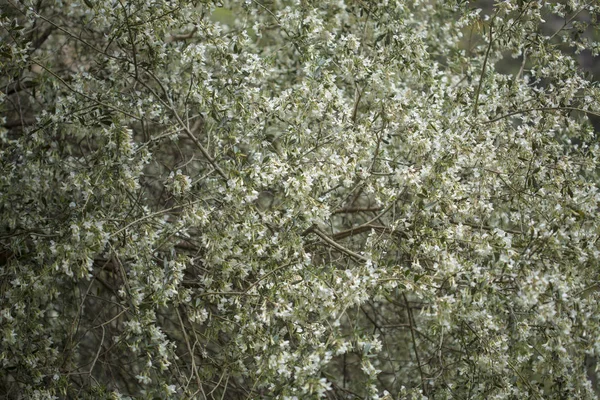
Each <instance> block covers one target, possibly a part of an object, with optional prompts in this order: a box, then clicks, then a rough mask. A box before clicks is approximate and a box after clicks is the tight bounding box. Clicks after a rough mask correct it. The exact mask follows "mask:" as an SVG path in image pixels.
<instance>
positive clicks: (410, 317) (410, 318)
mask: <svg viewBox="0 0 600 400" xmlns="http://www.w3.org/2000/svg"><path fill="white" fill-rule="evenodd" d="M402 297H403V298H404V303H406V312H407V314H408V324H409V327H410V336H411V339H412V343H413V349H414V350H415V358H416V359H417V366H418V367H419V374H420V375H421V385H422V386H423V394H424V395H425V396H427V381H426V380H425V374H424V373H423V367H422V366H421V358H420V357H419V351H418V350H417V340H416V338H415V323H414V318H413V315H412V311H411V309H410V304H409V303H408V299H407V298H406V294H405V293H402Z"/></svg>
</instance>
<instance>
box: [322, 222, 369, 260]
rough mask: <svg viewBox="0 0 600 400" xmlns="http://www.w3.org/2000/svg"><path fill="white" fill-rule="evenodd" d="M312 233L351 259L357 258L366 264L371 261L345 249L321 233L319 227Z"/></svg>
mask: <svg viewBox="0 0 600 400" xmlns="http://www.w3.org/2000/svg"><path fill="white" fill-rule="evenodd" d="M312 232H314V233H315V234H316V235H317V236H318V237H320V238H321V239H323V241H325V242H326V243H327V244H329V245H330V246H331V247H333V248H335V249H337V250H339V251H341V252H342V253H344V254H347V255H349V256H350V257H352V258H355V259H357V260H360V261H364V262H367V261H369V259H368V258H367V257H365V256H363V255H360V254H358V253H355V252H353V251H352V250H349V249H347V248H345V247H344V246H342V245H341V244H339V243H337V242H336V241H335V240H333V239H332V238H330V237H329V236H327V235H326V234H325V233H324V232H323V231H321V230H320V229H319V228H318V227H316V226H315V227H313V229H312Z"/></svg>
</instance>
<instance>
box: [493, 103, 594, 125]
mask: <svg viewBox="0 0 600 400" xmlns="http://www.w3.org/2000/svg"><path fill="white" fill-rule="evenodd" d="M564 110H569V111H579V112H582V113H586V114H590V115H594V116H596V117H599V118H600V113H596V112H594V111H589V110H584V109H582V108H577V107H535V108H525V109H523V110H517V111H512V112H509V113H508V114H504V115H502V116H500V117H496V118H494V119H490V120H489V121H485V122H483V123H484V124H491V123H494V122H497V121H500V120H501V119H504V118H508V117H512V116H513V115H517V114H525V113H528V112H532V111H564Z"/></svg>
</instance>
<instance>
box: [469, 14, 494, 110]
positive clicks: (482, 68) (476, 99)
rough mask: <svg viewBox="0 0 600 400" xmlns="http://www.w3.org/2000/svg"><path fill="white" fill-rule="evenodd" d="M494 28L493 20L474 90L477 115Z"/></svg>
mask: <svg viewBox="0 0 600 400" xmlns="http://www.w3.org/2000/svg"><path fill="white" fill-rule="evenodd" d="M493 29H494V20H493V19H492V22H491V23H490V36H489V43H488V48H487V51H486V52H485V58H484V59H483V67H481V76H480V77H479V84H478V85H477V92H475V105H474V106H473V115H474V116H476V117H477V107H478V106H479V93H480V92H481V85H483V79H484V75H485V68H486V67H487V62H488V58H489V56H490V50H491V49H492V43H493V40H492V31H493Z"/></svg>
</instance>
